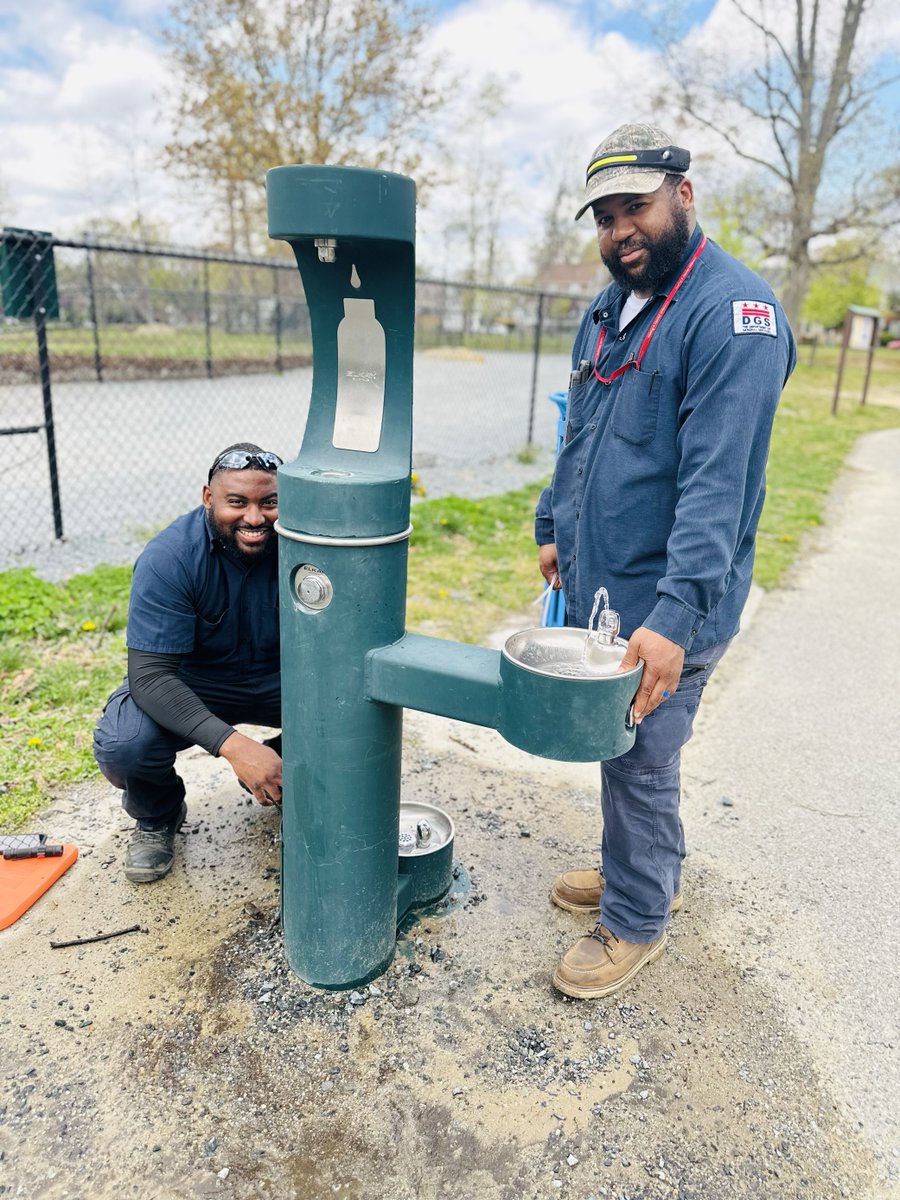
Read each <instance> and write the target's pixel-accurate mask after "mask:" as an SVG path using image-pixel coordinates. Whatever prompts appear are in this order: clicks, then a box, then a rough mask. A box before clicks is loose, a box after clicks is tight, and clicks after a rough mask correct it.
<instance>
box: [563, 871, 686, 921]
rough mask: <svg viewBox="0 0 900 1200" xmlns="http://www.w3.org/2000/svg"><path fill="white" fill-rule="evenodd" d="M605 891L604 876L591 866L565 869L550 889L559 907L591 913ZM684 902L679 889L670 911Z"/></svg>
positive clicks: (598, 905) (598, 906) (596, 908)
mask: <svg viewBox="0 0 900 1200" xmlns="http://www.w3.org/2000/svg"><path fill="white" fill-rule="evenodd" d="M602 891H603V876H602V875H601V874H600V872H599V871H598V870H597V869H596V867H591V868H589V869H588V870H586V871H564V872H563V874H562V875H560V876H559V878H557V879H555V880H554V881H553V886H552V887H551V889H550V899H551V900H552V902H553V903H554V904H555V905H556V907H557V908H564V909H565V910H566V911H567V912H573V913H591V912H597V910H598V909H599V908H600V893H601V892H602ZM682 904H684V896H683V895H682V894H681V890H680V889H679V890H678V891H677V892H676V893H675V895H674V896H673V897H672V903H671V904H670V905H669V912H670V913H674V912H678V910H679V908H681V906H682Z"/></svg>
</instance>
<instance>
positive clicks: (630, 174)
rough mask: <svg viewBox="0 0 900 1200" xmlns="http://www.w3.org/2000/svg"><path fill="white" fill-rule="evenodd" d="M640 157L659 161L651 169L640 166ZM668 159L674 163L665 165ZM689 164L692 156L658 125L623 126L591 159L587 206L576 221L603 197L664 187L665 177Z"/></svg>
mask: <svg viewBox="0 0 900 1200" xmlns="http://www.w3.org/2000/svg"><path fill="white" fill-rule="evenodd" d="M647 151H657V152H658V154H652V153H651V154H649V155H648V154H646V152H647ZM641 152H644V153H643V154H641ZM639 156H640V157H649V158H650V159H651V160H653V159H655V160H656V161H654V164H653V165H652V166H649V165H648V166H641V165H640V164H639V162H638V157H639ZM666 159H669V160H671V161H670V162H666V161H665V160H666ZM620 161H621V165H619V162H620ZM690 161H691V156H690V153H689V152H688V151H687V150H681V149H680V148H679V147H678V146H674V145H673V144H672V139H671V138H670V137H669V135H668V134H667V133H666V132H665V130H663V129H660V128H659V126H658V125H620V126H619V128H618V129H616V130H615V132H613V133H611V134H610V135H609V137H607V138H604V139H603V141H602V142H601V143H600V145H599V146H598V147H597V149H596V150H595V151H594V153H593V154H592V155H591V161H590V162H589V163H588V169H587V183H586V184H585V192H584V194H585V202H584V204H582V206H581V208H579V210H578V212H577V213H576V214H575V220H576V221H577V220H578V219H579V218H580V217H582V216H583V215H584V214H585V213H586V212H587V210H588V209H589V208H590V206H591V205H592V204H593V203H594V201H595V200H599V199H601V198H602V197H603V196H620V195H624V194H628V193H634V194H635V195H641V194H643V193H645V192H655V191H656V190H657V189H658V188H660V187H661V186H662V182H663V180H664V179H665V177H666V175H668V174H669V173H670V172H671V173H680V172H683V171H686V170H687V168H688V165H689V164H690ZM657 163H658V164H659V165H657Z"/></svg>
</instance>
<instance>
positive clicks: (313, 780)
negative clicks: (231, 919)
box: [267, 166, 415, 988]
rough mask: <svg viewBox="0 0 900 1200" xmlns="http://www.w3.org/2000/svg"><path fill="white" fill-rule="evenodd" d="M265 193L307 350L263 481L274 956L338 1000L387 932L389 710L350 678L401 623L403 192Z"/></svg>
mask: <svg viewBox="0 0 900 1200" xmlns="http://www.w3.org/2000/svg"><path fill="white" fill-rule="evenodd" d="M267 189H268V206H269V234H270V236H271V237H274V238H284V239H285V240H286V241H288V242H289V243H290V244H291V246H292V248H293V250H294V254H295V255H296V258H297V265H298V267H299V269H300V274H301V276H302V279H303V286H304V290H305V292H306V299H307V304H308V307H309V314H310V320H311V324H312V339H313V385H312V398H311V403H310V410H309V418H308V421H307V426H306V433H305V435H304V438H303V444H302V447H301V449H300V454H299V456H298V457H297V459H296V460H295V461H294V462H292V463H289V464H286V465H285V466H284V467H282V468H281V470H280V472H279V481H278V487H279V505H278V507H279V522H278V528H279V534H280V538H279V558H280V578H281V584H280V587H281V593H280V602H281V612H282V652H281V653H282V663H281V666H282V705H283V726H284V734H283V743H284V817H283V833H282V836H283V847H282V908H281V911H282V921H283V925H284V939H285V951H286V954H287V958H288V962H289V964H290V966H291V967H292V969H293V970H294V971H296V972H297V974H298V975H300V976H301V977H302V978H303V979H305V980H306V981H307V982H309V983H312V984H315V985H317V986H321V987H326V988H328V987H348V986H352V985H354V984H360V983H364V982H365V981H367V980H368V979H371V978H374V977H375V976H376V975H379V974H381V973H382V971H383V970H384V969H385V967H386V966H387V964H388V963H389V962H390V960H391V957H392V955H393V953H394V941H395V933H396V925H397V840H398V823H399V795H400V755H401V733H402V711H403V710H402V709H401V708H399V707H397V706H395V705H390V704H377V703H373V702H372V701H371V700H369V699H368V698H367V696H366V692H365V664H366V655H367V653H368V652H369V651H370V650H371V649H373V648H374V647H379V646H384V645H386V644H390V643H393V642H396V641H397V640H398V639H400V638H401V637H402V636H403V633H404V624H405V606H406V552H407V538H408V532H409V496H410V482H409V476H410V462H411V447H412V355H413V325H414V306H415V254H414V244H415V185H414V183H413V181H412V180H411V179H408V178H406V177H404V176H400V175H395V174H391V173H388V172H383V171H370V170H362V169H359V168H353V167H320V166H286V167H277V168H275V169H274V170H271V171H269V173H268V176H267Z"/></svg>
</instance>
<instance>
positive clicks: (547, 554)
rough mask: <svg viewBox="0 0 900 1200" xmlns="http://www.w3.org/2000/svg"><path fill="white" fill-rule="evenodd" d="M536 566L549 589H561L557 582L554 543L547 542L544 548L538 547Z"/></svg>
mask: <svg viewBox="0 0 900 1200" xmlns="http://www.w3.org/2000/svg"><path fill="white" fill-rule="evenodd" d="M538 566H539V567H540V569H541V574H542V575H543V577H544V578H545V579H546V580H547V583H549V585H550V587H552V588H554V589H555V590H558V589H559V588H560V587H562V584H561V583H560V582H559V561H558V559H557V557H556V545H555V543H554V542H549V543H548V544H547V545H546V546H540V547H538Z"/></svg>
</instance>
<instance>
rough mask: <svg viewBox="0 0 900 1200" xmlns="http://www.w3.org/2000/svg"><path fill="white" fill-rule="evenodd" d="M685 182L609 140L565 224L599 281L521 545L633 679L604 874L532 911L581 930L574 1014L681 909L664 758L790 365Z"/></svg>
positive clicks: (566, 979)
mask: <svg viewBox="0 0 900 1200" xmlns="http://www.w3.org/2000/svg"><path fill="white" fill-rule="evenodd" d="M689 165H690V153H689V152H688V151H687V150H683V149H681V148H679V147H677V146H674V145H673V144H672V139H671V138H670V137H669V135H668V134H667V133H665V132H664V131H663V130H662V129H659V128H658V127H656V126H653V125H623V126H622V127H621V128H619V129H617V130H616V131H615V132H614V133H612V134H610V136H609V137H607V138H606V139H605V140H604V141H602V142H601V143H600V145H599V146H598V147H597V149H596V150H595V152H594V154H593V156H592V158H591V161H590V164H589V166H588V169H587V183H586V193H585V203H584V204H583V205H582V207H581V208H580V209H579V211H578V213H577V215H576V220H577V219H578V218H580V217H581V216H582V215H583V214H584V213H585V212H586V211H587V210H588V209H590V210H591V211H592V213H593V216H594V220H595V222H596V226H597V239H598V242H599V246H600V255H601V258H602V259H603V262H604V263H605V264H606V267H607V269H608V270H609V272H610V274H611V276H612V280H613V281H612V283H611V284H610V285H609V286H608V287H607V288H606V289H605V290H604V291H602V292H601V293H600V295H599V296H598V297H597V298H596V300H594V302H593V303H592V304H591V305H590V306H589V307H588V309H587V311H586V312H585V314H584V316H583V318H582V321H581V325H580V327H579V330H578V333H577V335H576V338H575V344H574V347H573V352H572V375H571V379H570V386H569V394H568V404H567V411H566V426H565V436H564V439H563V445H562V448H561V450H560V453H559V456H558V459H557V463H556V469H555V471H554V475H553V478H552V480H551V482H550V485H549V486H548V487H547V488H545V490H544V491H543V493H542V494H541V497H540V499H539V501H538V505H537V513H536V520H535V540H536V541H537V543H538V545H539V547H540V550H539V563H540V570H541V573H542V574H543V576H544V578H545V579H546V580H547V582H548V583H549V584H550V585H551V586H553V587H561V588H562V590H563V595H564V598H565V604H566V616H567V621H568V623H569V624H570V625H573V626H576V627H580V628H584V627H586V625H587V622H588V619H589V616H590V612H591V606H592V604H593V600H594V594H595V592H596V590H597V588H598V587H600V586H601V585H602V586H603V587H605V588H606V589H607V590H608V592H609V596H610V602H611V604H612V606H613V607H614V608H616V609H618V611H619V613H620V614H621V618H622V635H623V636H624V637H626V638H628V649H627V651H626V653H625V657H624V659H623V661H622V664H621V668H622V669H623V670H628V669H631V668H632V667H634V666H635V665H636V664H637V661H638V659H639V658H640V659H643V660H644V664H645V666H644V671H643V676H642V679H641V683H640V687H639V690H638V692H637V695H636V697H635V702H634V712H635V720H636V722H637V729H636V737H635V742H634V745H633V747H632V748H631V749H630V750H629V751H628V752H627V753H626V754H623V755H621V756H620V757H619V758H616V759H612V760H610V761H607V762H604V763H603V764H602V766H601V809H602V815H603V836H602V844H601V864H602V870H600V871H598V870H595V869H587V870H572V871H567V872H565V873H564V874H563V875H561V876H560V877H559V878H558V879H557V880H556V881H555V882H554V884H553V887H552V889H551V893H550V897H551V900H552V901H553V902H554V903H555V904H557V905H558V906H559V907H561V908H564V909H567V910H569V911H571V912H575V913H585V914H593V916H594V917H595V919H596V924H595V926H594V928H593V929H592V930H591V932H590V933H588V934H586V935H585V936H584V937H582V938H580V939H579V940H578V942H576V944H575V945H574V946H573V947H572V949H570V950H569V951H568V952H567V953H566V954H565V955H563V957H562V959H561V960H560V962H559V965H558V966H557V968H556V972H555V974H554V977H553V983H554V985H555V987H556V988H557V989H558V990H559V991H561V992H564V993H565V994H566V995H569V996H576V997H584V998H590V997H599V996H606V995H609V994H611V993H612V992H615V991H617V990H618V989H619V988H620V987H622V986H623V985H625V984H627V983H628V982H629V981H630V980H631V979H633V978H634V976H635V975H636V973H637V972H638V971H639V970H640V969H641V967H643V966H644V965H646V964H647V963H649V962H653V961H654V960H655V959H657V958H659V956H660V955H661V954H662V953H663V950H664V949H665V945H666V936H667V935H666V922H667V921H668V919H669V915H670V914H671V913H672V912H674V911H675V910H677V909H678V908H680V907H681V904H682V893H681V865H682V860H683V859H684V855H685V842H684V830H683V827H682V824H681V820H680V817H679V813H678V808H679V799H680V778H679V766H680V755H681V747H682V746H683V745H684V744H685V743H686V742H687V741H688V739H689V738H690V736H691V728H692V725H693V722H694V717H695V715H696V713H697V708H698V706H699V703H700V697H701V695H702V693H703V689H704V687H705V685H706V682H707V680H708V679H709V677H710V675H711V673H712V671H713V669H714V668H715V666H716V664H717V663H718V662H719V660H720V659H721V657H722V655H723V654H724V653H725V651H726V649H727V648H728V645H729V643H730V642H731V639H732V638H733V637H734V635H735V634H736V633H737V631H738V626H739V619H740V614H741V610H742V609H743V607H744V603H745V601H746V599H747V594H748V591H749V588H750V582H751V573H752V567H753V552H754V539H755V533H756V526H757V522H758V520H759V514H760V510H761V509H762V504H763V498H764V494H765V465H766V456H767V454H768V447H769V438H770V434H771V429H772V420H773V417H774V413H775V407H776V405H777V403H778V398H779V395H780V394H781V390H782V388H783V387H784V385H785V383H786V381H787V379H788V376H789V375H790V373H791V371H792V370H793V367H794V364H795V361H796V354H795V347H794V339H793V337H792V335H791V331H790V329H789V327H788V324H787V321H786V320H785V316H784V313H783V311H782V309H781V307H780V305H779V304H778V301H777V300H776V299H775V296H774V295H773V293H772V291H771V289H770V288H769V287H768V286H767V285H766V284H765V283H764V282H763V281H762V280H761V279H760V278H759V277H758V276H757V275H756V274H754V272H752V271H750V270H748V268H747V267H745V266H743V264H741V263H739V262H738V261H737V260H736V259H734V258H732V257H731V255H729V254H726V253H725V251H724V250H722V249H721V248H720V247H719V246H717V245H716V244H715V243H714V242H712V241H710V240H709V239H708V238H707V237H706V236H705V235H704V234H703V232H702V230H701V229H700V227H699V225H698V224H697V220H696V217H695V214H694V194H693V187H692V185H691V182H690V180H689V179H687V178H686V176H685V172H686V171H687V169H688V166H689ZM598 909H599V911H598Z"/></svg>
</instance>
